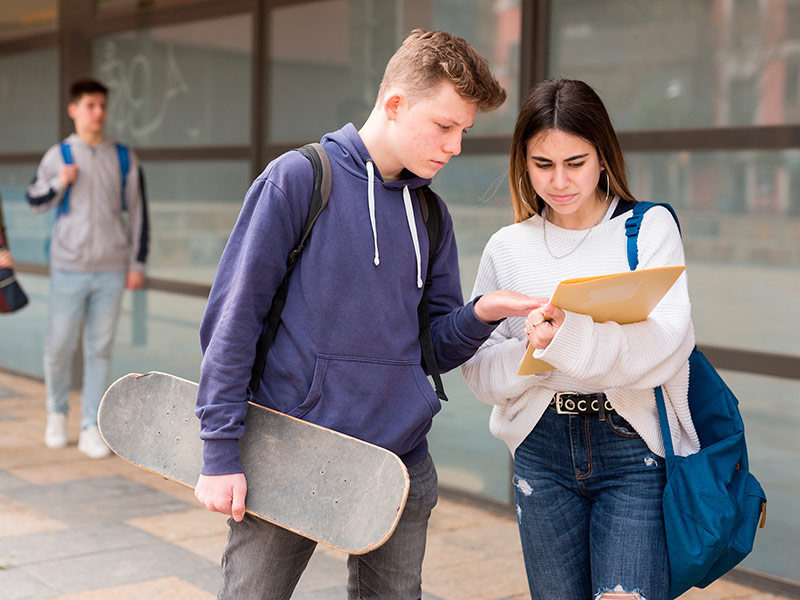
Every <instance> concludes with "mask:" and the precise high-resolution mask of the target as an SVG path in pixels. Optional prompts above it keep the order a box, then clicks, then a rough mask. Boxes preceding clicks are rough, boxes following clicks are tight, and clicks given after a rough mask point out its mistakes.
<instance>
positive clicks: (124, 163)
mask: <svg viewBox="0 0 800 600" xmlns="http://www.w3.org/2000/svg"><path fill="white" fill-rule="evenodd" d="M117 158H119V170H120V172H121V173H122V210H123V211H125V210H128V207H127V206H126V204H125V188H126V187H127V185H128V171H129V170H130V167H131V163H130V156H129V155H128V147H127V146H126V145H125V144H120V143H117Z"/></svg>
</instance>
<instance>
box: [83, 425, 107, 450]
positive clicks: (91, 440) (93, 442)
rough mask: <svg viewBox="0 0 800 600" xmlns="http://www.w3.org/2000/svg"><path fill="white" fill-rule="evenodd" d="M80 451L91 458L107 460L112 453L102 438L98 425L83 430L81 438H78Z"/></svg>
mask: <svg viewBox="0 0 800 600" xmlns="http://www.w3.org/2000/svg"><path fill="white" fill-rule="evenodd" d="M78 450H80V451H81V452H83V453H84V454H85V455H86V456H88V457H89V458H105V457H106V456H108V455H109V454H110V453H111V451H110V450H109V449H108V446H106V443H105V442H104V441H103V438H102V437H101V436H100V431H99V430H98V429H97V425H89V426H88V427H86V428H84V429H82V430H81V436H80V437H79V438H78Z"/></svg>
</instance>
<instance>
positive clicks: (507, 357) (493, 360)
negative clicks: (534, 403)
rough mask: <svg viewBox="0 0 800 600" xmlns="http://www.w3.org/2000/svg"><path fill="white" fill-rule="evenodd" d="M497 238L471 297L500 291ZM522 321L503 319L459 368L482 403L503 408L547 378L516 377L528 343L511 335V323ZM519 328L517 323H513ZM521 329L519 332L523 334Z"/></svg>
mask: <svg viewBox="0 0 800 600" xmlns="http://www.w3.org/2000/svg"><path fill="white" fill-rule="evenodd" d="M497 243H498V242H497V238H496V237H493V238H492V239H490V240H489V242H488V243H487V245H486V248H485V249H484V251H483V255H482V256H481V262H480V266H479V267H478V275H477V277H476V279H475V286H474V288H473V291H472V293H473V295H474V296H477V295H482V294H485V293H487V292H490V291H492V290H496V289H498V288H499V282H498V281H497V271H496V269H495V264H494V248H495V247H496V244H497ZM515 321H519V322H520V323H522V322H524V321H523V320H522V319H506V320H505V321H503V322H502V323H501V324H500V326H499V327H497V329H495V330H494V332H493V333H492V334H491V336H489V339H488V340H487V341H486V342H485V343H484V344H483V345H482V346H481V347H480V349H479V350H478V351H477V353H476V354H475V356H473V357H472V358H471V359H470V360H469V361H467V362H466V363H465V364H464V366H463V367H462V368H461V372H462V373H463V375H464V379H465V380H466V382H467V384H468V385H469V387H470V389H472V391H473V393H474V394H475V395H476V396H477V397H478V398H479V399H480V400H482V401H483V402H487V403H489V404H497V405H504V404H507V403H508V402H509V401H513V400H515V399H516V398H518V397H519V396H520V395H522V393H523V392H525V391H526V390H527V389H528V388H529V387H531V385H533V384H534V382H536V383H539V382H540V381H541V380H543V379H546V378H547V377H548V376H549V373H543V374H541V375H536V376H529V375H518V374H517V372H518V371H519V365H520V363H521V362H522V357H523V356H524V355H525V350H526V349H527V346H528V344H527V340H526V339H525V338H524V336H523V337H519V335H514V333H513V332H512V323H514V322H515ZM516 324H517V325H519V323H516ZM522 328H523V326H522V325H519V327H518V329H520V331H522Z"/></svg>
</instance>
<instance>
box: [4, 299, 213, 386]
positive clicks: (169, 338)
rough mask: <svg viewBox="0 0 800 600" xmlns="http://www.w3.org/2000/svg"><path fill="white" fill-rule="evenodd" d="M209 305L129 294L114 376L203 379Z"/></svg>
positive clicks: (124, 303) (120, 326)
mask: <svg viewBox="0 0 800 600" xmlns="http://www.w3.org/2000/svg"><path fill="white" fill-rule="evenodd" d="M205 308H206V299H205V298H201V297H193V296H185V295H180V294H171V293H167V292H159V291H154V290H140V291H137V292H132V293H131V292H126V293H125V295H124V296H123V300H122V312H121V313H120V319H119V322H118V323H117V334H116V337H115V338H114V352H113V354H112V357H111V380H112V381H113V380H114V379H116V378H118V377H122V376H123V375H126V374H128V373H146V372H148V371H162V372H164V373H171V374H173V375H177V376H179V377H183V378H185V379H189V380H191V381H198V379H199V378H200V361H201V360H202V358H203V356H202V353H201V351H200V335H199V333H198V331H199V330H200V321H201V319H202V318H203V312H204V311H205ZM39 362H41V358H40V361H39ZM0 364H3V362H2V358H0ZM109 383H110V382H109Z"/></svg>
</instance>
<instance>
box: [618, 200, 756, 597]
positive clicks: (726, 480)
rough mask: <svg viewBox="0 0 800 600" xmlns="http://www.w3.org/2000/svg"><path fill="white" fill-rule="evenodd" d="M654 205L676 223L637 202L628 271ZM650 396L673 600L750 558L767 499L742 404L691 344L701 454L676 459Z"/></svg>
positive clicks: (692, 403)
mask: <svg viewBox="0 0 800 600" xmlns="http://www.w3.org/2000/svg"><path fill="white" fill-rule="evenodd" d="M654 206H663V207H665V208H666V209H668V210H669V211H670V213H672V216H673V218H674V219H675V222H676V223H678V217H677V215H676V214H675V211H674V210H673V209H672V207H671V206H670V205H669V204H665V203H653V202H636V203H635V204H634V208H633V216H631V217H630V218H628V220H627V221H626V222H625V230H626V235H627V236H628V265H629V266H630V268H631V270H635V269H636V266H637V265H638V264H639V255H638V245H637V239H638V235H639V228H640V227H641V224H642V217H643V216H644V213H645V212H647V210H648V209H650V208H652V207H654ZM678 230H680V223H678ZM655 395H656V404H657V406H658V419H659V422H660V425H661V437H662V438H663V440H664V450H665V464H666V473H667V484H666V487H665V489H664V499H663V503H664V525H665V527H666V532H667V554H668V556H669V571H670V585H669V598H670V599H673V598H677V597H678V596H680V595H681V594H682V593H683V592H685V591H686V590H688V589H689V588H691V587H695V586H696V587H701V588H704V587H706V586H707V585H709V584H710V583H712V582H713V581H715V580H717V579H719V578H720V577H721V576H722V575H724V574H725V573H727V572H728V571H730V570H731V569H732V568H733V567H735V566H736V565H737V564H739V563H740V562H741V561H742V559H744V557H745V556H747V555H748V554H750V552H751V551H752V550H753V540H754V538H755V535H756V530H757V529H758V528H759V522H760V527H763V526H764V522H765V520H766V514H767V512H766V511H767V498H766V496H765V495H764V490H763V489H762V488H761V484H759V482H758V480H757V479H756V478H755V477H754V476H753V474H752V473H750V471H749V468H748V460H747V445H746V444H745V439H744V424H743V423H742V417H741V415H740V414H739V408H738V405H739V402H738V400H737V399H736V396H734V395H733V392H731V390H730V389H729V388H728V386H727V385H725V382H724V381H723V380H722V378H721V377H720V376H719V374H718V373H717V371H716V370H715V369H714V367H712V366H711V363H709V362H708V360H707V359H706V357H705V356H704V355H703V353H702V352H700V350H698V349H697V347H696V346H695V348H694V350H693V351H692V353H691V355H690V356H689V409H690V411H691V414H692V422H693V423H694V426H695V429H696V431H697V435H698V438H699V439H700V451H699V452H697V453H696V454H692V455H690V456H676V455H675V452H674V449H673V446H672V436H671V435H670V430H669V422H668V421H667V411H666V408H665V406H664V393H663V390H662V389H661V387H657V388H655Z"/></svg>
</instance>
